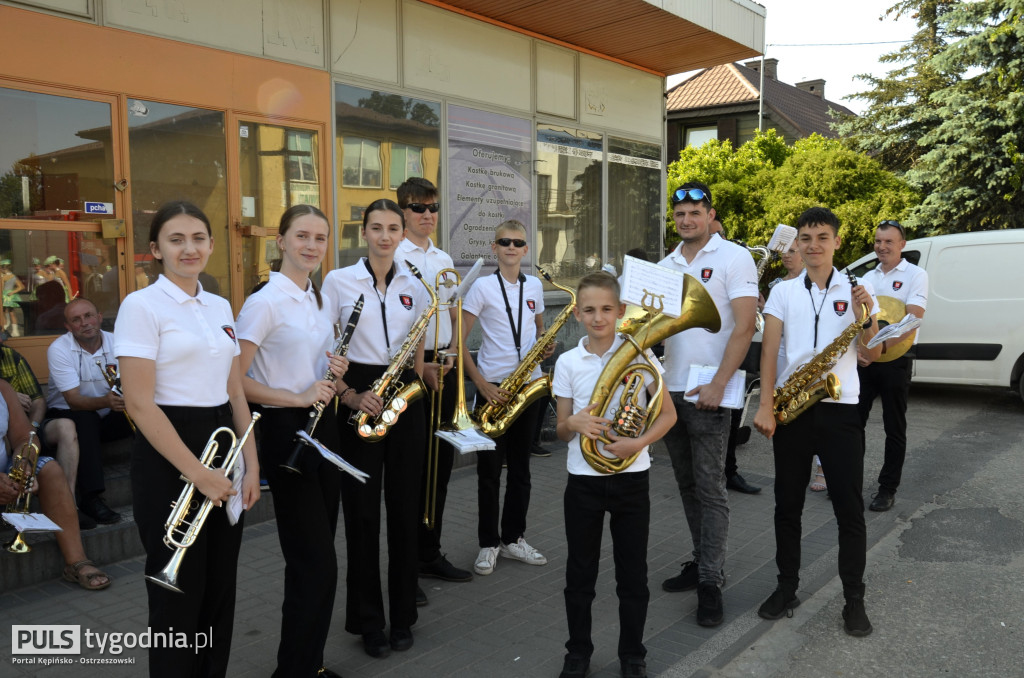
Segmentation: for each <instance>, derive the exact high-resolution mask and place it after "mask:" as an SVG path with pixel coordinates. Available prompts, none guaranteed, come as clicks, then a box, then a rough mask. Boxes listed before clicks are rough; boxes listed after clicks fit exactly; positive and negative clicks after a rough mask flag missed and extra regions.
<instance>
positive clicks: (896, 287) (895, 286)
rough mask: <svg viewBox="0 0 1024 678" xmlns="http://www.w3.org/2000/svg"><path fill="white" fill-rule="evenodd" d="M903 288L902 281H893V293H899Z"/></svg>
mask: <svg viewBox="0 0 1024 678" xmlns="http://www.w3.org/2000/svg"><path fill="white" fill-rule="evenodd" d="M901 287H903V281H902V280H893V281H892V291H893V292H899V291H900V288H901Z"/></svg>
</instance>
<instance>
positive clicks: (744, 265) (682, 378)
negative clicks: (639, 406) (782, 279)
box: [658, 234, 757, 391]
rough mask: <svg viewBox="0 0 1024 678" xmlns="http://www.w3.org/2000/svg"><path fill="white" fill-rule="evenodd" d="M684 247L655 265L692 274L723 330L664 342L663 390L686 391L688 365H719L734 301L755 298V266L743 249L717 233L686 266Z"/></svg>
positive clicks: (732, 320) (682, 335)
mask: <svg viewBox="0 0 1024 678" xmlns="http://www.w3.org/2000/svg"><path fill="white" fill-rule="evenodd" d="M682 247H683V244H682V243H680V244H679V246H678V247H676V249H675V250H673V251H672V253H671V254H669V255H668V256H667V257H665V258H664V259H662V260H661V261H660V262H658V264H659V265H660V266H666V267H668V268H671V269H674V270H676V271H682V272H683V273H687V274H689V275H692V276H693V277H694V278H696V279H697V280H698V281H700V282H701V283H703V284H704V289H705V290H706V291H707V292H708V294H710V295H711V298H712V299H713V300H714V302H715V307H716V308H717V309H718V314H719V315H720V316H721V318H722V328H721V329H720V330H719V331H718V332H716V333H714V334H712V333H711V332H708V331H707V330H705V329H702V328H699V327H695V328H692V329H689V330H684V331H683V332H679V333H677V334H674V335H672V336H671V337H669V338H668V339H666V340H665V388H667V389H668V390H669V391H685V390H686V380H687V378H688V377H689V375H690V365H718V364H720V363H721V362H722V356H723V355H725V346H726V344H728V343H729V337H730V336H731V335H732V330H733V328H734V327H736V319H735V318H734V317H733V313H732V305H731V304H730V302H731V301H732V300H733V299H739V298H742V297H753V298H754V299H757V267H756V266H755V265H754V258H753V257H752V256H750V253H749V252H747V250H746V248H744V247H740V246H739V245H737V244H736V243H732V242H729V241H728V240H723V239H722V238H721V237H718V236H717V234H716V235H714V236H712V237H711V238H710V239H709V240H708V242H707V244H706V245H704V247H703V248H702V249H701V250H700V251H699V252H697V254H696V255H695V256H694V257H693V261H692V262H690V263H687V261H686V259H685V257H683V255H682Z"/></svg>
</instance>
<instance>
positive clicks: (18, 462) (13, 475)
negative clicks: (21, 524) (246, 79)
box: [4, 431, 39, 553]
mask: <svg viewBox="0 0 1024 678" xmlns="http://www.w3.org/2000/svg"><path fill="white" fill-rule="evenodd" d="M35 441H36V432H35V431H32V432H31V433H29V434H28V440H26V441H25V444H24V445H22V446H21V449H20V450H18V453H17V454H15V455H14V457H13V458H12V459H11V471H10V473H8V474H7V477H8V478H10V479H11V482H13V483H15V484H18V485H21V491H20V492H19V493H18V496H17V497H15V498H14V501H12V502H11V503H10V504H8V505H7V513H28V512H29V510H28V507H29V503H30V502H31V500H32V494H31V492H32V485H33V483H34V482H35V479H36V462H38V460H39V445H38V443H36V442H35ZM4 548H5V549H7V551H9V552H10V553H28V552H29V551H31V550H32V547H31V546H29V545H28V544H26V543H25V538H24V536H23V535H22V533H21V532H18V534H17V536H15V537H14V539H12V540H11V541H9V542H8V543H6V544H4Z"/></svg>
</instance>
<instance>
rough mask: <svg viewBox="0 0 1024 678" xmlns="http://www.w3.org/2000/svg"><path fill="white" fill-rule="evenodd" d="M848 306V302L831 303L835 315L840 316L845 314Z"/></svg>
mask: <svg viewBox="0 0 1024 678" xmlns="http://www.w3.org/2000/svg"><path fill="white" fill-rule="evenodd" d="M849 305H850V302H848V301H833V302H832V308H833V309H835V312H836V315H838V316H841V315H844V314H845V313H846V308H847V307H848V306H849Z"/></svg>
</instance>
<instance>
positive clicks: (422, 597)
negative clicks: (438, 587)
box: [416, 585, 430, 607]
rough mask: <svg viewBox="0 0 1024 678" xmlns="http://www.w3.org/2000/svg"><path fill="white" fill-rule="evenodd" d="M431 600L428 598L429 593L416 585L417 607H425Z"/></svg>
mask: <svg viewBox="0 0 1024 678" xmlns="http://www.w3.org/2000/svg"><path fill="white" fill-rule="evenodd" d="M429 602H430V601H429V600H427V594H426V593H424V592H423V589H421V588H420V587H419V586H418V585H417V586H416V607H423V606H424V605H426V604H427V603H429Z"/></svg>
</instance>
